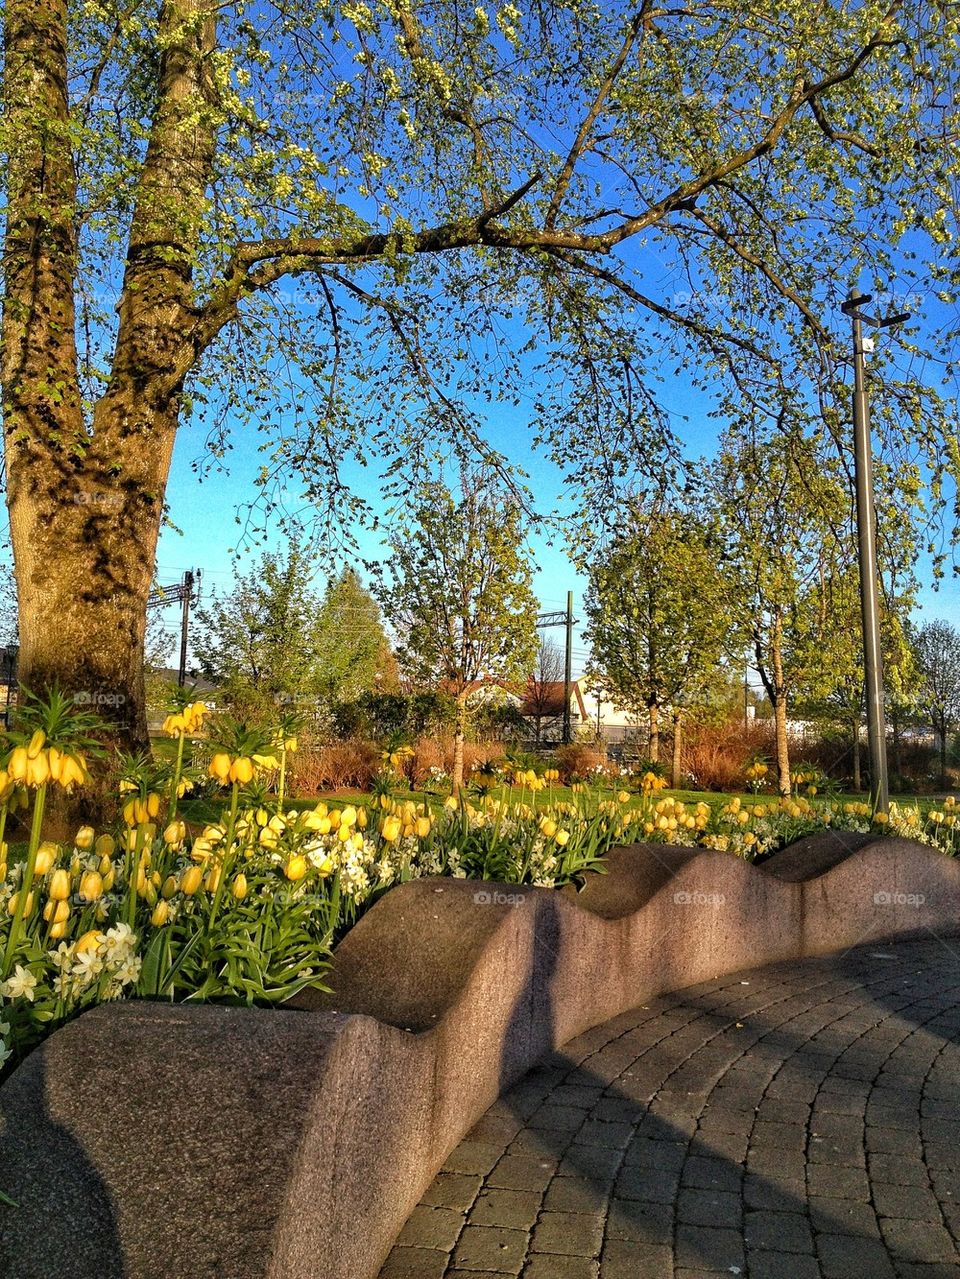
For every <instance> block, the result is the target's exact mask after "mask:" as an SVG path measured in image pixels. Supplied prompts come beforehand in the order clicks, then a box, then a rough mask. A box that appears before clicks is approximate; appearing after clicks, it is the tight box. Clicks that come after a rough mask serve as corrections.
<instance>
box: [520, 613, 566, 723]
mask: <svg viewBox="0 0 960 1279" xmlns="http://www.w3.org/2000/svg"><path fill="white" fill-rule="evenodd" d="M565 673H566V663H565V660H564V656H563V653H562V652H561V651H560V649H559V648H558V647H557V645H556V644H554V643H553V641H552V640H548V639H543V638H541V640H540V647H539V648H538V649H537V656H536V660H535V661H534V665H533V671H532V673H531V674H530V676H529V677H528V679H527V687H526V691H525V693H524V698H523V713H524V716H525V717H529V718H530V719H532V720H533V731H534V739H535V740H536V741H537V742H539V741H541V740H542V738H543V732H544V729H547V730H548V731H549V729H550V728H551V727H555V726H556V723H557V721H558V720H562V719H563V696H564V695H563V691H562V685H563V680H564V675H565Z"/></svg>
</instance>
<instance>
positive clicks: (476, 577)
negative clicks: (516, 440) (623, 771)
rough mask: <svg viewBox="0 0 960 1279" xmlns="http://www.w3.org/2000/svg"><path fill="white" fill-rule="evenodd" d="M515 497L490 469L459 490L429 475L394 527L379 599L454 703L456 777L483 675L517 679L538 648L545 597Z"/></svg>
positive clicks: (405, 653)
mask: <svg viewBox="0 0 960 1279" xmlns="http://www.w3.org/2000/svg"><path fill="white" fill-rule="evenodd" d="M524 535H525V528H524V520H523V514H522V511H521V509H520V506H519V504H518V503H517V501H516V499H515V498H514V497H513V496H512V495H511V494H510V492H509V491H507V490H506V489H505V488H504V486H503V484H502V483H501V482H500V481H499V480H498V478H497V476H496V475H495V474H494V473H493V472H492V471H490V470H489V469H486V468H475V469H473V470H470V471H467V470H464V471H463V472H462V473H461V480H460V486H459V490H458V491H456V492H453V491H451V490H450V489H449V488H448V487H447V486H446V484H444V483H443V482H442V481H439V480H435V481H432V482H425V483H424V484H423V485H421V486H420V488H419V489H418V490H417V491H416V493H415V494H414V495H413V497H412V499H411V503H410V507H409V510H408V511H407V513H406V517H405V519H403V521H402V522H401V523H400V524H399V525H398V526H397V527H395V529H394V531H393V533H392V535H391V538H390V547H391V551H392V556H391V559H390V562H389V565H388V570H389V578H390V580H389V582H388V583H386V582H385V583H383V584H382V585H381V599H382V602H383V606H384V610H385V612H386V615H387V617H388V618H389V620H390V624H391V625H392V627H393V628H394V629H395V630H396V632H397V634H398V635H399V637H400V646H399V656H400V660H401V663H402V664H403V665H404V666H405V667H406V668H407V670H408V671H410V672H411V673H413V674H415V676H416V677H417V678H418V679H420V680H426V681H432V682H433V683H435V684H436V685H439V686H440V687H441V688H443V689H444V690H446V691H447V692H449V693H450V694H451V695H452V697H453V698H454V700H455V702H456V721H455V726H454V762H453V778H452V780H453V785H454V788H455V789H459V788H460V787H461V786H462V785H463V745H464V740H465V736H466V728H467V719H468V711H469V707H468V698H469V695H470V692H471V689H472V687H473V686H474V685H475V684H476V682H477V681H480V680H491V681H498V682H505V683H512V682H514V681H517V680H520V679H522V678H523V676H524V675H526V673H527V672H528V671H529V669H530V666H531V664H532V662H533V658H534V654H535V652H536V613H537V601H536V599H535V597H534V595H533V591H532V589H531V585H530V583H531V577H532V574H531V569H530V561H529V558H528V557H527V554H526V551H525V547H524Z"/></svg>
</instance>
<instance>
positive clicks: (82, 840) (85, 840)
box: [73, 826, 96, 852]
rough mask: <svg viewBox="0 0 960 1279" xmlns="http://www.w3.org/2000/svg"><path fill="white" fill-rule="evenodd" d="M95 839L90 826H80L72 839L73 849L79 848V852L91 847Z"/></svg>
mask: <svg viewBox="0 0 960 1279" xmlns="http://www.w3.org/2000/svg"><path fill="white" fill-rule="evenodd" d="M95 839H96V833H95V831H94V829H93V827H92V826H81V827H80V829H79V830H78V831H77V833H76V835H74V837H73V846H74V848H79V849H80V851H81V852H86V851H87V849H89V848H92V847H93V841H94V840H95Z"/></svg>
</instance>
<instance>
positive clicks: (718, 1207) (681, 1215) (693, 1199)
mask: <svg viewBox="0 0 960 1279" xmlns="http://www.w3.org/2000/svg"><path fill="white" fill-rule="evenodd" d="M742 1216H743V1206H742V1202H741V1199H740V1196H739V1195H735V1194H732V1193H730V1192H729V1191H723V1190H695V1189H692V1188H691V1187H685V1188H684V1189H683V1190H681V1191H680V1194H679V1196H678V1198H677V1220H678V1221H682V1222H685V1223H686V1224H687V1225H691V1226H735V1227H738V1226H739V1225H740V1220H741V1217H742Z"/></svg>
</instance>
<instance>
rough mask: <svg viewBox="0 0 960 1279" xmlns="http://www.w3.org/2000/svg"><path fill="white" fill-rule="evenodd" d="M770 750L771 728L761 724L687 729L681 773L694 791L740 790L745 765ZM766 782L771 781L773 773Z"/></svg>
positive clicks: (708, 725) (707, 726)
mask: <svg viewBox="0 0 960 1279" xmlns="http://www.w3.org/2000/svg"><path fill="white" fill-rule="evenodd" d="M773 747H774V742H773V725H772V724H767V723H765V722H763V721H757V720H754V721H752V722H751V723H750V724H743V723H741V722H737V721H734V720H731V721H730V722H729V723H726V724H702V725H697V726H691V727H690V729H689V730H688V732H687V734H686V740H685V742H684V745H683V754H682V761H683V762H682V767H683V772H684V773H685V774H686V776H687V778H688V780H689V782H690V784H691V785H692V786H693V787H694V788H695V789H696V790H715V791H739V790H743V788H744V776H743V775H744V771H745V769H746V767H747V765H748V764H749V763H750V761H751V760H752V759H753V758H754V757H755V756H756V755H767V756H771V755H772V754H773ZM770 779H771V781H772V780H774V779H775V772H774V770H771V773H770Z"/></svg>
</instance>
